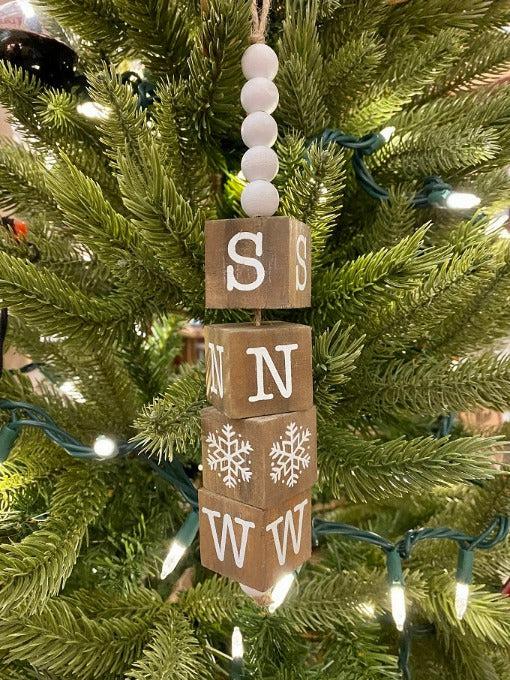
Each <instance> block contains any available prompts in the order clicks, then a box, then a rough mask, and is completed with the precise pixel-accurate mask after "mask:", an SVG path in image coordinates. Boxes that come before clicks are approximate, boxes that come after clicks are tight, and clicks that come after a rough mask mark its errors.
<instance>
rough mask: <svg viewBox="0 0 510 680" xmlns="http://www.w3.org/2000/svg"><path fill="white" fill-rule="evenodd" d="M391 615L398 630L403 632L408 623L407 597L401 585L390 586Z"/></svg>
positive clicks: (393, 584)
mask: <svg viewBox="0 0 510 680" xmlns="http://www.w3.org/2000/svg"><path fill="white" fill-rule="evenodd" d="M390 600H391V615H392V616H393V620H394V621H395V625H396V627H397V630H399V631H400V632H402V631H403V630H404V625H405V622H406V616H407V614H406V595H405V590H404V586H403V585H402V584H401V583H392V585H391V586H390Z"/></svg>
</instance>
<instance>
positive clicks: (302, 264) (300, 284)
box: [296, 234, 308, 290]
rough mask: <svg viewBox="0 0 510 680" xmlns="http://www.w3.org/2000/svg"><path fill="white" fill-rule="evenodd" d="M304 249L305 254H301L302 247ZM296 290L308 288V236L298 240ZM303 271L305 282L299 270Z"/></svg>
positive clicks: (301, 236)
mask: <svg viewBox="0 0 510 680" xmlns="http://www.w3.org/2000/svg"><path fill="white" fill-rule="evenodd" d="M301 246H302V247H303V252H301V250H300V247H301ZM296 258H297V261H298V263H297V265H296V290H304V289H305V288H306V282H307V278H308V272H307V270H306V236H305V235H304V234H300V235H299V236H298V237H297V240H296ZM300 269H301V271H302V273H303V280H302V281H301V278H300V276H299V270H300Z"/></svg>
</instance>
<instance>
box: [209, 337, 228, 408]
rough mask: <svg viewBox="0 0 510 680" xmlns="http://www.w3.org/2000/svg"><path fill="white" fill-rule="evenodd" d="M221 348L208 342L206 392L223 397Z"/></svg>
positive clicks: (222, 348)
mask: <svg viewBox="0 0 510 680" xmlns="http://www.w3.org/2000/svg"><path fill="white" fill-rule="evenodd" d="M223 350H224V347H222V345H214V344H213V343H212V342H210V343H209V361H208V369H209V370H208V372H207V373H208V375H207V392H208V393H209V394H211V393H212V394H219V395H220V397H221V398H222V399H223Z"/></svg>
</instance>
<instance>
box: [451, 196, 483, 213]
mask: <svg viewBox="0 0 510 680" xmlns="http://www.w3.org/2000/svg"><path fill="white" fill-rule="evenodd" d="M480 203H481V199H480V198H479V197H478V196H475V194H470V193H466V192H462V191H452V192H450V194H449V195H448V196H447V197H446V207H447V208H450V210H473V208H476V207H477V206H479V205H480Z"/></svg>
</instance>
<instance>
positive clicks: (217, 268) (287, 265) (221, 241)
mask: <svg viewBox="0 0 510 680" xmlns="http://www.w3.org/2000/svg"><path fill="white" fill-rule="evenodd" d="M229 244H230V245H229ZM229 248H230V254H229ZM310 251H311V246H310V229H309V228H308V227H307V226H306V225H305V224H303V223H302V222H299V221H298V220H296V219H294V218H293V217H252V218H245V219H231V220H215V221H210V222H206V225H205V297H206V307H207V308H209V309H286V308H298V307H309V306H310V304H311V286H310V279H311V254H310ZM244 258H250V259H246V260H245V259H244ZM239 260H241V261H239ZM246 287H251V288H252V289H251V290H239V288H246ZM229 288H230V290H229Z"/></svg>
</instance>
